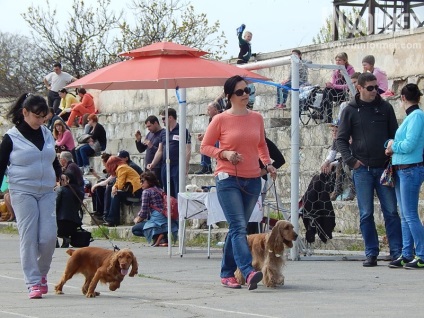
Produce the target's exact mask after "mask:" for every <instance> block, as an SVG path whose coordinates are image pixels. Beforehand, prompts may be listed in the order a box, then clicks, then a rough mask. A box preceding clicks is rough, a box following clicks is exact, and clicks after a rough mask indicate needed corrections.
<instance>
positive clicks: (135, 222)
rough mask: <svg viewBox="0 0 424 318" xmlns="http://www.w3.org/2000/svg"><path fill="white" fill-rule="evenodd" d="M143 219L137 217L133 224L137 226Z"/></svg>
mask: <svg viewBox="0 0 424 318" xmlns="http://www.w3.org/2000/svg"><path fill="white" fill-rule="evenodd" d="M143 220H144V219H143V218H141V217H139V216H138V215H137V216H136V217H135V218H134V224H137V223H140V222H143Z"/></svg>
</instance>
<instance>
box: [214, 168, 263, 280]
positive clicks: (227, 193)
mask: <svg viewBox="0 0 424 318" xmlns="http://www.w3.org/2000/svg"><path fill="white" fill-rule="evenodd" d="M216 190H217V194H218V201H219V203H220V205H221V207H222V210H223V211H224V215H225V218H226V219H227V222H228V225H229V230H228V234H227V237H226V238H225V245H224V255H223V257H222V263H221V277H222V278H226V277H234V272H235V271H236V269H237V267H238V268H239V269H240V271H241V273H242V274H243V276H244V277H247V275H249V273H250V272H251V271H253V270H254V269H253V267H252V254H251V253H250V250H249V246H248V244H247V238H246V235H247V229H246V228H247V223H248V221H249V219H250V216H251V215H252V212H253V209H254V207H255V204H256V202H257V201H258V197H259V194H260V191H261V179H260V177H258V178H251V179H247V178H240V177H233V176H230V177H229V178H227V179H224V180H218V178H216Z"/></svg>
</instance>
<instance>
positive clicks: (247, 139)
mask: <svg viewBox="0 0 424 318" xmlns="http://www.w3.org/2000/svg"><path fill="white" fill-rule="evenodd" d="M217 140H218V141H219V148H216V147H215V143H216V141H217ZM223 150H232V151H236V152H238V153H239V154H241V155H242V156H243V161H241V162H239V163H238V164H237V171H236V167H235V166H234V165H233V164H232V163H231V162H229V161H228V160H223V159H220V158H219V157H218V156H219V153H220V152H221V151H223ZM200 152H201V153H202V154H204V155H206V156H209V157H213V158H216V159H217V160H218V164H217V167H216V169H215V175H217V174H218V173H219V172H227V173H228V174H229V175H232V176H236V175H237V176H239V177H243V178H256V177H259V175H260V171H261V170H260V168H259V158H260V159H261V161H262V162H263V163H264V164H268V163H271V159H270V158H269V152H268V147H267V146H266V142H265V131H264V121H263V118H262V116H261V115H260V114H259V113H258V112H254V111H249V112H248V114H247V115H233V114H230V113H228V112H227V111H225V112H223V113H221V114H219V115H216V116H214V117H213V119H212V121H211V123H210V124H209V126H208V128H207V130H206V133H205V136H204V137H203V141H202V145H201V146H200Z"/></svg>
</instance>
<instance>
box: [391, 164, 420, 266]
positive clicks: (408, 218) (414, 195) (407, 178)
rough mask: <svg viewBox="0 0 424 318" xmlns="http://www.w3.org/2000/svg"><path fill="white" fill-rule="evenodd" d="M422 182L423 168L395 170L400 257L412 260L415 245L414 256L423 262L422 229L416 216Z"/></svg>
mask: <svg viewBox="0 0 424 318" xmlns="http://www.w3.org/2000/svg"><path fill="white" fill-rule="evenodd" d="M423 181H424V167H413V168H408V169H404V170H397V171H396V173H395V190H396V198H397V201H398V204H399V208H400V220H401V225H402V242H403V247H402V255H403V257H405V258H408V259H413V258H414V245H415V254H416V255H417V256H418V257H419V258H421V259H423V260H424V227H423V225H422V223H421V221H420V217H419V215H418V200H419V195H420V188H421V184H422V183H423ZM414 243H415V244H414Z"/></svg>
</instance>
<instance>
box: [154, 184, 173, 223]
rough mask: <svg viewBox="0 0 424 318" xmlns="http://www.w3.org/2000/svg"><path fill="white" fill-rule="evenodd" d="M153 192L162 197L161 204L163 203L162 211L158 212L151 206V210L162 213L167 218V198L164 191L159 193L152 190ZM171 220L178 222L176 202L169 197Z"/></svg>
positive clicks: (156, 208) (157, 209)
mask: <svg viewBox="0 0 424 318" xmlns="http://www.w3.org/2000/svg"><path fill="white" fill-rule="evenodd" d="M153 190H154V191H156V192H158V193H159V194H160V195H161V196H162V203H163V210H160V209H159V208H158V207H155V206H154V205H151V206H150V207H152V208H153V209H155V210H156V211H158V212H160V213H162V214H163V215H164V216H165V217H166V218H168V204H167V202H168V201H167V199H168V196H167V195H166V192H165V191H159V190H156V189H154V188H153ZM170 210H171V220H173V221H178V219H179V215H178V200H177V199H175V198H174V197H172V196H171V209H170Z"/></svg>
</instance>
